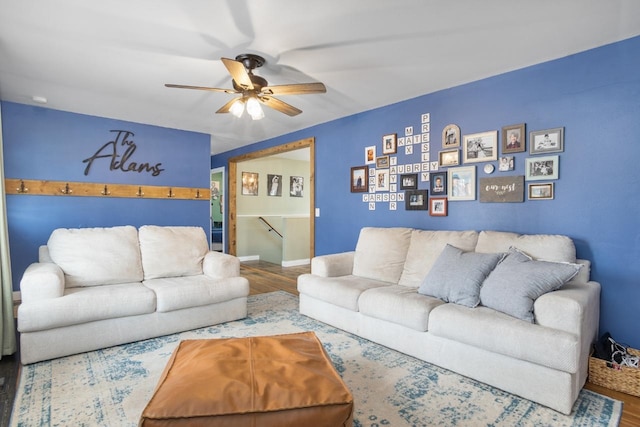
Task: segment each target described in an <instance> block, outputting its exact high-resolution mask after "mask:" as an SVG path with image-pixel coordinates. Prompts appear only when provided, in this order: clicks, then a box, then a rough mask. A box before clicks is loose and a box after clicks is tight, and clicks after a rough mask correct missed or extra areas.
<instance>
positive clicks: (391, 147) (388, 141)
mask: <svg viewBox="0 0 640 427" xmlns="http://www.w3.org/2000/svg"><path fill="white" fill-rule="evenodd" d="M396 151H398V135H397V134H395V133H390V134H389V135H384V136H383V137H382V154H395V153H396Z"/></svg>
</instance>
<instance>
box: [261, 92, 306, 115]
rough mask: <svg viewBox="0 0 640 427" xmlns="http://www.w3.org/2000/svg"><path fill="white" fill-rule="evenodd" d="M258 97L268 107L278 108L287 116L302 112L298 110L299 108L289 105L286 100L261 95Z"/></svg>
mask: <svg viewBox="0 0 640 427" xmlns="http://www.w3.org/2000/svg"><path fill="white" fill-rule="evenodd" d="M258 99H259V100H260V101H262V102H263V103H264V104H265V105H267V106H268V107H271V108H273V109H274V110H278V111H280V112H281V113H284V114H286V115H288V116H292V117H293V116H297V115H298V114H300V113H302V110H300V109H299V108H296V107H294V106H293V105H289V104H287V103H286V102H283V101H280V100H279V99H276V98H273V97H271V96H261V97H259V98H258Z"/></svg>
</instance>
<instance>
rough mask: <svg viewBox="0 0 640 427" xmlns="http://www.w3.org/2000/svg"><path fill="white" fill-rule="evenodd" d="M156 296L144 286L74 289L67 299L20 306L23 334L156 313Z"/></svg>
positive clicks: (70, 289) (125, 284) (65, 296)
mask: <svg viewBox="0 0 640 427" xmlns="http://www.w3.org/2000/svg"><path fill="white" fill-rule="evenodd" d="M155 310H156V295H155V294H154V293H153V291H152V290H151V289H149V288H147V287H145V286H144V285H142V283H119V284H116V285H109V286H89V287H80V286H77V287H74V288H68V289H66V290H65V295H64V297H61V298H52V299H46V300H40V301H36V302H34V303H32V304H22V305H21V306H20V332H22V333H27V332H40V331H43V330H48V329H55V328H62V327H65V326H73V325H78V324H83V323H89V322H95V321H98V320H107V319H115V318H121V317H126V316H138V315H142V314H148V313H153V312H154V311H155Z"/></svg>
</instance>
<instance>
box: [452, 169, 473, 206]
mask: <svg viewBox="0 0 640 427" xmlns="http://www.w3.org/2000/svg"><path fill="white" fill-rule="evenodd" d="M447 194H448V195H449V200H450V201H457V200H475V199H476V167H475V166H461V167H458V168H450V169H448V170H447Z"/></svg>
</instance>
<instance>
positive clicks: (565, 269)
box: [480, 247, 582, 323]
mask: <svg viewBox="0 0 640 427" xmlns="http://www.w3.org/2000/svg"><path fill="white" fill-rule="evenodd" d="M581 267H582V266H581V265H578V264H570V263H561V262H548V261H534V260H533V259H532V258H531V257H529V256H528V255H526V254H524V253H523V252H521V251H519V250H518V249H516V248H513V247H512V248H511V249H509V252H508V254H507V256H506V257H505V258H504V259H503V260H502V261H501V262H500V263H499V264H498V265H497V266H496V268H495V269H494V270H493V271H492V272H491V274H489V276H488V277H487V278H486V280H485V281H484V283H483V284H482V288H481V289H480V302H481V304H482V305H484V306H485V307H489V308H493V309H494V310H498V311H501V312H503V313H506V314H508V315H510V316H513V317H517V318H518V319H522V320H526V321H527V322H531V323H533V322H534V316H533V303H534V302H535V300H536V299H537V298H538V297H540V296H542V295H544V294H546V293H547V292H551V291H555V290H556V289H558V288H560V287H561V286H562V285H564V284H565V283H566V282H568V281H569V280H571V279H572V278H573V277H574V276H575V275H576V274H578V271H580V268H581Z"/></svg>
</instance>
